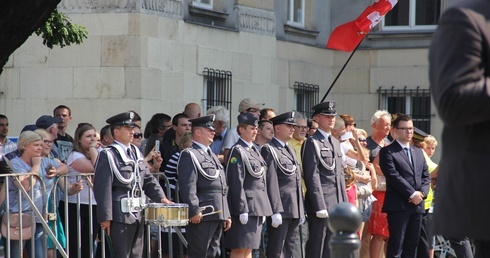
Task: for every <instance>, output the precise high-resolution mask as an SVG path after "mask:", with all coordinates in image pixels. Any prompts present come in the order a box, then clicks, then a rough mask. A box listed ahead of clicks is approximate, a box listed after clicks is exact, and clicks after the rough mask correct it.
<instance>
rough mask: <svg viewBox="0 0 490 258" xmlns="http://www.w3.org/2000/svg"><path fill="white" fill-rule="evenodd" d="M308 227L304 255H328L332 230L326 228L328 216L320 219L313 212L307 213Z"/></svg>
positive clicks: (326, 257) (327, 257)
mask: <svg viewBox="0 0 490 258" xmlns="http://www.w3.org/2000/svg"><path fill="white" fill-rule="evenodd" d="M308 229H309V231H310V236H309V238H308V241H307V242H306V248H305V249H306V251H305V257H322V258H329V257H330V247H329V246H328V242H329V241H330V238H331V237H332V232H331V231H330V229H328V218H324V219H320V218H317V217H316V214H315V213H308Z"/></svg>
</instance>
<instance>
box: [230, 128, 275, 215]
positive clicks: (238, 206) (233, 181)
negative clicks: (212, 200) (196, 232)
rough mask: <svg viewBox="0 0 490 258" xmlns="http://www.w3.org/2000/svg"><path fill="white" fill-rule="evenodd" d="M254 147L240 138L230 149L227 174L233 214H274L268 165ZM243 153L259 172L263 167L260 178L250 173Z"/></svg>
mask: <svg viewBox="0 0 490 258" xmlns="http://www.w3.org/2000/svg"><path fill="white" fill-rule="evenodd" d="M237 146H241V147H237ZM253 148H256V147H255V146H254V147H253ZM253 148H249V147H248V145H247V144H246V143H245V142H244V141H243V140H242V139H241V138H240V139H239V140H238V142H237V143H236V144H235V146H233V147H232V149H231V151H230V158H229V160H228V165H227V167H226V176H227V179H228V186H229V187H230V190H229V192H228V203H229V204H230V213H231V215H233V216H239V215H240V214H242V213H248V215H249V216H270V215H272V209H271V205H270V202H269V197H268V196H267V184H266V177H265V172H266V170H267V166H266V164H265V161H264V159H263V158H262V156H260V153H259V152H258V150H256V149H253ZM240 150H242V151H240ZM242 154H244V155H245V156H246V157H247V159H248V161H249V162H250V166H251V168H252V169H253V170H255V171H256V172H259V171H260V170H261V169H263V171H264V174H263V175H262V176H261V177H260V178H257V177H254V176H252V175H251V174H250V173H249V171H248V170H247V168H246V167H245V165H244V163H243V160H242Z"/></svg>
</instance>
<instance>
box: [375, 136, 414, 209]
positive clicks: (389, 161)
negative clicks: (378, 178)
mask: <svg viewBox="0 0 490 258" xmlns="http://www.w3.org/2000/svg"><path fill="white" fill-rule="evenodd" d="M394 144H397V143H394ZM389 147H390V146H388V147H384V148H382V149H381V150H380V151H379V166H380V167H381V171H382V172H383V174H384V176H385V178H386V184H389V185H390V186H391V188H393V189H394V190H395V191H397V192H398V193H399V194H400V195H401V196H402V197H403V198H404V199H406V200H407V201H408V200H409V199H410V196H411V195H412V194H413V193H414V192H415V189H414V188H413V187H412V186H411V185H410V184H409V183H408V182H407V180H405V178H403V177H402V175H400V173H399V172H398V171H397V168H396V167H395V162H396V161H395V160H394V158H393V153H392V152H391V150H390V148H389ZM400 162H403V161H400ZM407 169H410V168H407Z"/></svg>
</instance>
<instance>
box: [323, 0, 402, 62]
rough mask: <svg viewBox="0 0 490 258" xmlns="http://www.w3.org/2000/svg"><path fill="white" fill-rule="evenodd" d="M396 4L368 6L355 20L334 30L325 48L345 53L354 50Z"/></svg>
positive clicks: (383, 0) (380, 0)
mask: <svg viewBox="0 0 490 258" xmlns="http://www.w3.org/2000/svg"><path fill="white" fill-rule="evenodd" d="M397 2H398V0H377V1H376V2H375V3H374V4H372V5H370V6H368V7H367V8H366V9H365V10H364V12H362V13H361V15H359V17H357V19H355V20H353V21H350V22H348V23H344V24H342V25H340V26H338V27H337V28H335V29H334V30H333V32H332V34H331V35H330V38H329V39H328V43H327V48H330V49H337V50H342V51H346V52H350V51H352V50H354V49H355V48H356V46H357V45H358V44H359V43H360V42H361V41H362V40H363V39H364V37H366V35H367V34H368V32H369V31H370V30H371V29H372V28H374V26H376V25H377V24H378V23H379V22H380V21H381V19H382V18H383V16H385V15H386V14H387V13H388V12H389V11H391V9H393V7H394V6H395V5H396V4H397Z"/></svg>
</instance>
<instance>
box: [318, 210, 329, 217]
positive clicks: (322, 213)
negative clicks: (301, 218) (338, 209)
mask: <svg viewBox="0 0 490 258" xmlns="http://www.w3.org/2000/svg"><path fill="white" fill-rule="evenodd" d="M316 216H317V218H320V219H324V218H328V211H327V210H320V211H317V212H316Z"/></svg>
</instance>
